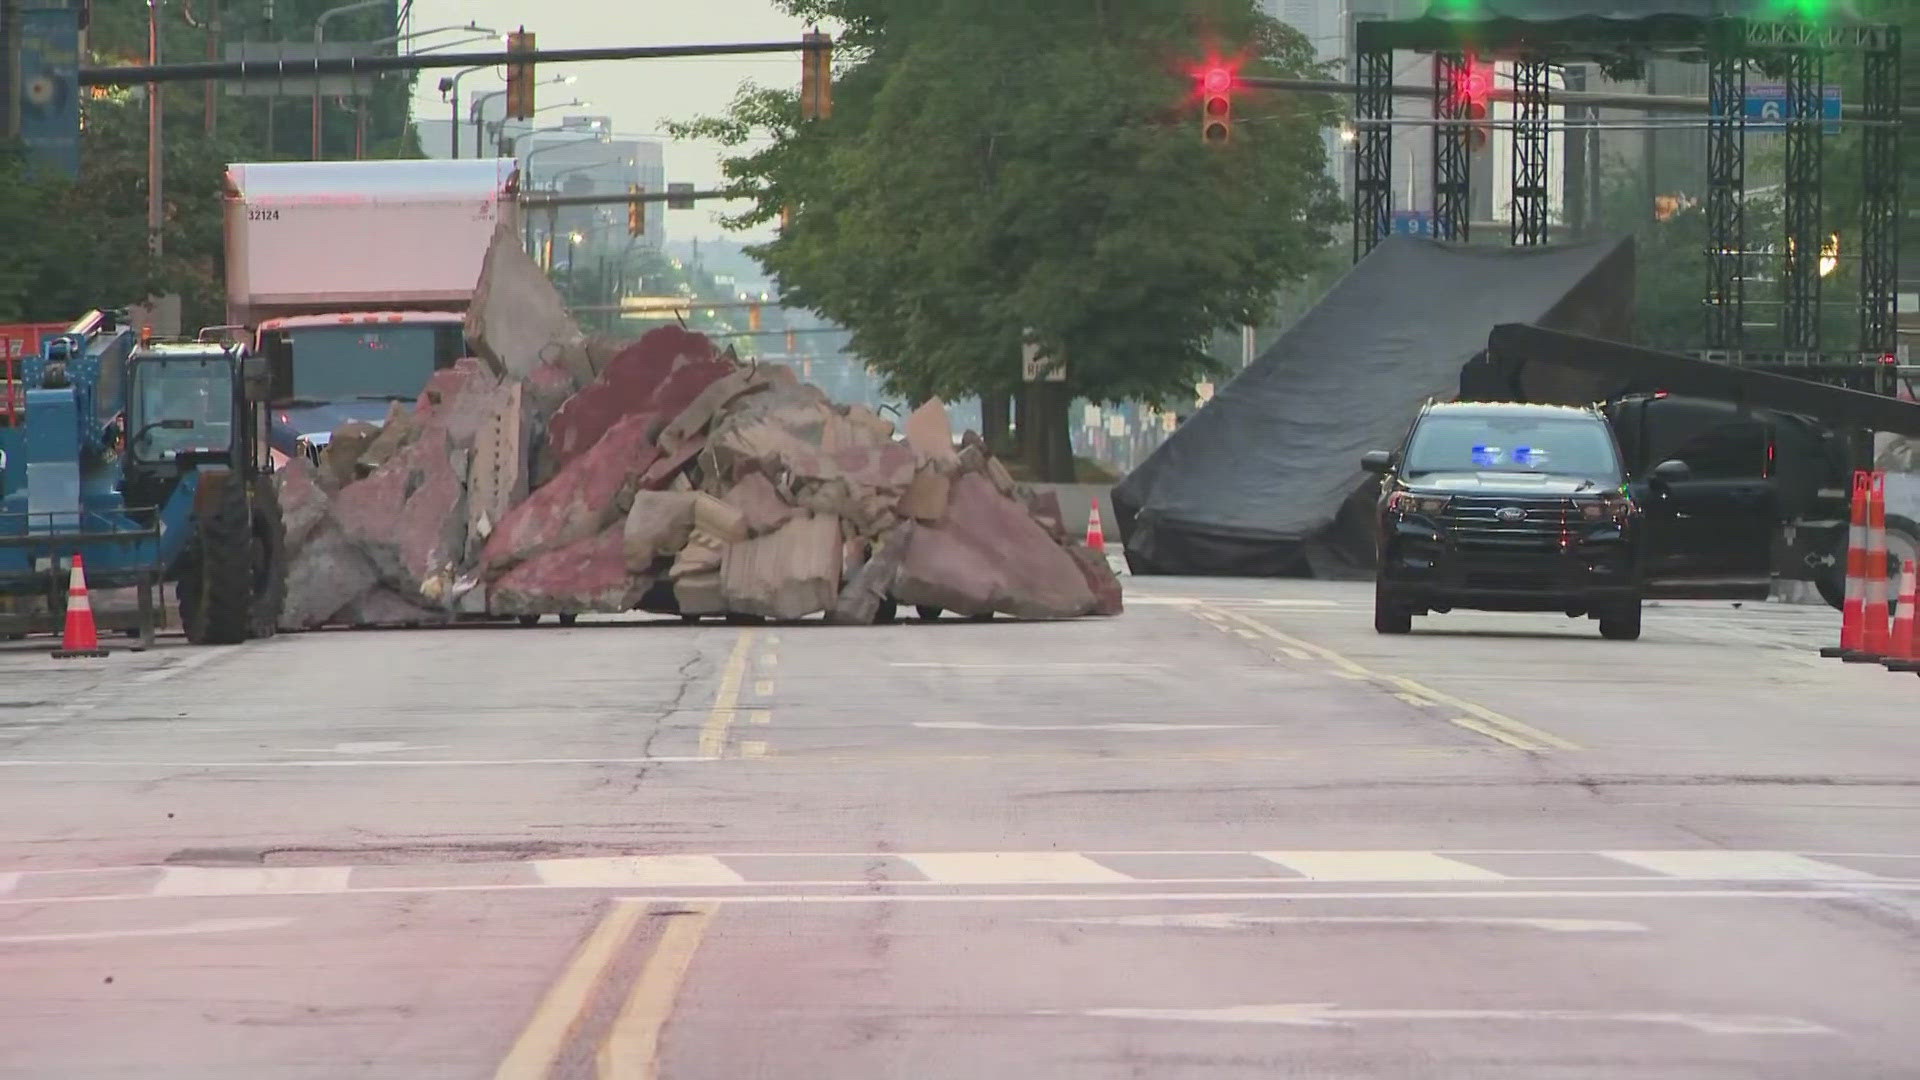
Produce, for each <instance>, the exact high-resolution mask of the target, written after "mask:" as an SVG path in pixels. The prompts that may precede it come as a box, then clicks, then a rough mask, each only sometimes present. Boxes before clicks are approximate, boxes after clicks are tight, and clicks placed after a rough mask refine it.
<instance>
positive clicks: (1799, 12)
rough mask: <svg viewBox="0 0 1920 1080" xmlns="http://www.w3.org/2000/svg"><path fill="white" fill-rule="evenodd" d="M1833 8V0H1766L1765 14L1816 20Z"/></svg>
mask: <svg viewBox="0 0 1920 1080" xmlns="http://www.w3.org/2000/svg"><path fill="white" fill-rule="evenodd" d="M1832 9H1833V0H1768V3H1767V15H1768V16H1769V17H1772V18H1784V19H1804V20H1807V21H1808V22H1818V21H1820V20H1821V19H1824V18H1826V17H1827V15H1828V14H1829V13H1830V12H1831V11H1832Z"/></svg>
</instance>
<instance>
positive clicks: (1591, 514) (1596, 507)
mask: <svg viewBox="0 0 1920 1080" xmlns="http://www.w3.org/2000/svg"><path fill="white" fill-rule="evenodd" d="M1580 516H1581V517H1583V518H1585V519H1586V520H1588V521H1611V522H1613V523H1614V524H1615V525H1624V524H1626V521H1627V518H1629V517H1631V516H1633V500H1632V499H1629V498H1627V497H1626V496H1625V495H1621V494H1617V493H1616V494H1610V495H1603V496H1601V497H1600V498H1598V499H1595V500H1594V501H1592V502H1583V503H1581V504H1580Z"/></svg>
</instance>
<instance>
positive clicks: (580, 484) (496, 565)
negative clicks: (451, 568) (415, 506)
mask: <svg viewBox="0 0 1920 1080" xmlns="http://www.w3.org/2000/svg"><path fill="white" fill-rule="evenodd" d="M658 458H659V451H658V450H656V449H654V448H653V446H651V445H650V444H649V443H648V441H647V418H646V417H643V416H630V417H628V418H626V419H625V420H622V421H620V422H618V423H616V424H615V425H614V426H613V427H612V428H611V429H610V430H608V432H607V434H606V436H605V437H604V438H602V439H601V440H600V442H599V443H598V444H597V445H595V446H594V447H593V449H592V450H591V451H589V452H588V453H586V454H584V455H582V456H581V457H580V458H579V459H578V460H576V461H574V462H573V463H572V464H571V465H569V466H568V467H567V468H566V469H565V470H564V471H562V472H561V473H560V475H558V476H556V477H554V478H553V479H552V480H551V481H550V482H548V483H547V484H546V485H545V486H543V487H541V488H540V489H539V490H537V491H535V492H534V493H533V494H532V495H531V496H529V497H528V498H527V501H526V502H523V503H521V504H520V505H519V506H516V507H514V508H513V510H511V511H510V512H508V514H507V516H506V517H505V518H504V519H503V520H502V521H501V522H500V524H499V526H498V527H497V528H496V529H495V530H494V532H493V535H492V536H491V537H489V538H488V539H487V546H486V548H485V550H484V551H483V552H482V553H481V556H480V561H481V563H482V564H483V565H484V566H485V567H486V570H487V572H488V574H489V575H490V576H491V575H495V574H499V573H501V572H504V571H505V570H507V569H508V568H510V567H512V566H513V565H514V564H516V563H519V562H522V561H525V560H527V559H530V558H532V557H533V556H535V555H538V554H540V553H541V552H543V551H549V550H552V549H553V548H557V547H561V546H563V545H566V544H571V543H573V542H575V541H577V540H582V539H585V538H586V537H589V536H593V535H596V534H598V533H600V532H601V531H603V530H605V529H606V527H607V526H608V525H609V524H612V523H613V521H614V520H615V519H616V518H618V517H619V516H620V513H621V503H622V502H624V501H625V499H624V498H623V497H624V496H628V495H631V494H632V492H633V490H634V487H635V485H636V484H637V482H638V480H639V478H640V476H642V475H643V474H645V472H646V471H647V469H648V468H650V467H652V465H653V463H654V462H655V461H656V460H657V459H658Z"/></svg>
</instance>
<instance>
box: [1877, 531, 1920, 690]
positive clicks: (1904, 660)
mask: <svg viewBox="0 0 1920 1080" xmlns="http://www.w3.org/2000/svg"><path fill="white" fill-rule="evenodd" d="M1913 604H1914V583H1913V560H1912V559H1902V560H1900V603H1899V604H1898V605H1897V606H1895V608H1894V610H1893V643H1892V644H1891V645H1889V646H1888V647H1887V658H1886V659H1885V660H1884V661H1882V663H1884V664H1886V665H1887V670H1888V671H1920V642H1916V641H1915V640H1914V637H1913Z"/></svg>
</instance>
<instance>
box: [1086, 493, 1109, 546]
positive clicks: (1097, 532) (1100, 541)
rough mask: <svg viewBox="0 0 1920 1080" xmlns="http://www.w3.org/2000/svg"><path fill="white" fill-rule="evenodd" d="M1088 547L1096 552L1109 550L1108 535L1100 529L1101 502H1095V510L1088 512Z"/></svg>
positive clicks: (1096, 499) (1096, 500)
mask: <svg viewBox="0 0 1920 1080" xmlns="http://www.w3.org/2000/svg"><path fill="white" fill-rule="evenodd" d="M1087 547H1089V548H1091V549H1092V550H1094V551H1100V552H1104V551H1106V550H1107V533H1106V530H1105V529H1103V528H1101V527H1100V500H1099V499H1098V498H1097V497H1096V498H1095V499H1094V500H1093V509H1092V510H1090V511H1088V512H1087Z"/></svg>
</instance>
